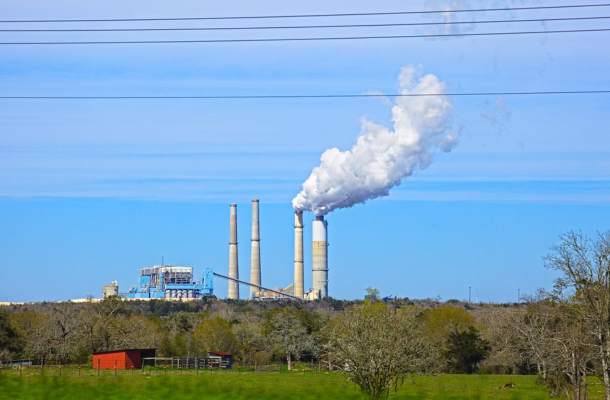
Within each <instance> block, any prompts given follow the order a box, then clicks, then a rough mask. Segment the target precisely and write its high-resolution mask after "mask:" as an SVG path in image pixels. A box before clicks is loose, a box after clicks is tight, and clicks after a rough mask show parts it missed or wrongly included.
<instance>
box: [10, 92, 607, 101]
mask: <svg viewBox="0 0 610 400" xmlns="http://www.w3.org/2000/svg"><path fill="white" fill-rule="evenodd" d="M605 93H610V90H575V91H554V92H553V91H540V92H487V93H484V92H474V93H408V94H400V93H397V94H314V95H252V96H240V95H238V96H0V100H167V99H170V100H172V99H174V100H189V99H194V100H195V99H203V100H207V99H216V100H220V99H320V98H358V97H429V96H532V95H568V94H605Z"/></svg>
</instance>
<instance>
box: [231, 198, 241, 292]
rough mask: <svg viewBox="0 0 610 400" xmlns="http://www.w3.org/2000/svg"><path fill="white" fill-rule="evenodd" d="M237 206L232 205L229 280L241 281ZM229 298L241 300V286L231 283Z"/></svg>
mask: <svg viewBox="0 0 610 400" xmlns="http://www.w3.org/2000/svg"><path fill="white" fill-rule="evenodd" d="M237 267H238V266H237V204H231V237H230V241H229V278H234V279H239V270H238V268H237ZM229 298H230V299H239V284H238V283H237V282H234V281H229Z"/></svg>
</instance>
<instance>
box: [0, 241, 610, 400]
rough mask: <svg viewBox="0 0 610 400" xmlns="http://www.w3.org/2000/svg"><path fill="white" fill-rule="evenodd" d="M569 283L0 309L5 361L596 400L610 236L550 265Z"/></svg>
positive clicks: (609, 364)
mask: <svg viewBox="0 0 610 400" xmlns="http://www.w3.org/2000/svg"><path fill="white" fill-rule="evenodd" d="M544 263H545V266H546V267H547V268H551V269H555V270H558V271H559V272H560V273H561V274H562V276H561V278H559V279H558V280H557V281H556V285H555V288H554V290H553V291H550V292H546V291H543V290H540V292H539V293H538V294H537V295H536V296H530V297H527V298H523V299H522V302H521V303H518V304H482V303H481V304H470V303H466V302H461V301H457V300H449V301H446V302H441V301H439V300H438V299H437V300H432V299H426V300H410V299H406V298H401V299H396V302H394V301H383V300H381V299H379V296H378V292H377V291H376V290H374V289H370V288H369V289H368V292H369V295H368V296H367V298H368V300H366V301H341V300H336V299H332V298H328V299H324V300H319V301H293V300H279V301H247V300H240V301H234V300H219V299H216V298H204V299H200V300H196V301H190V302H175V301H164V300H154V301H135V302H132V301H123V300H121V299H120V298H117V297H110V298H107V299H104V300H103V301H101V302H97V303H94V302H88V303H78V304H73V303H37V304H28V305H21V306H17V305H15V306H9V307H5V308H0V358H1V359H2V360H3V361H9V360H11V359H13V360H14V359H22V358H26V359H27V358H31V359H38V360H40V359H45V360H51V361H52V362H54V363H55V362H56V363H87V362H91V357H92V354H93V353H94V352H99V351H108V350H115V349H124V348H157V349H158V355H159V356H163V357H174V356H179V357H199V356H203V355H205V354H207V352H208V351H211V350H217V351H225V352H228V353H231V354H233V361H234V363H239V364H241V365H253V364H255V363H258V365H263V364H265V363H269V362H278V361H280V360H281V361H283V362H286V363H288V365H289V367H290V366H291V365H292V363H293V362H294V361H298V360H303V361H307V362H309V361H311V360H316V361H319V362H321V363H324V364H325V365H326V366H327V367H328V368H332V369H337V370H342V371H343V372H345V373H346V375H347V376H348V378H349V379H350V381H352V382H354V383H355V384H356V385H358V386H359V387H361V388H362V389H363V390H365V391H367V392H368V393H370V394H371V395H372V396H373V397H379V396H383V395H388V394H389V393H390V390H393V391H395V390H397V389H398V388H399V387H400V386H401V385H402V383H403V382H404V380H405V377H406V376H408V375H409V374H413V373H420V372H428V373H430V372H433V373H441V372H453V373H496V374H537V375H539V377H540V382H541V383H544V384H547V385H548V386H549V388H550V390H551V392H552V393H553V394H554V395H564V396H568V395H570V397H571V398H574V399H584V398H585V396H586V394H585V393H586V380H587V377H589V376H596V377H599V378H600V379H601V380H602V381H603V382H604V383H605V385H606V390H608V391H610V379H609V377H608V374H609V370H610V231H609V232H606V233H602V234H599V235H598V237H597V238H596V239H589V238H587V237H585V236H583V235H582V234H580V233H578V232H570V233H568V234H566V235H563V236H561V243H560V244H559V245H558V246H555V247H553V248H552V249H551V253H550V254H549V255H548V256H547V257H546V258H545V259H544Z"/></svg>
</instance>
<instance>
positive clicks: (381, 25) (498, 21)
mask: <svg viewBox="0 0 610 400" xmlns="http://www.w3.org/2000/svg"><path fill="white" fill-rule="evenodd" d="M597 19H610V17H570V18H541V19H512V20H496V21H455V22H414V23H402V24H356V25H303V26H248V27H221V28H124V29H121V28H118V29H114V28H112V29H0V32H141V31H234V30H263V29H312V28H314V29H327V28H372V27H390V26H428V25H467V24H499V23H514V22H557V21H582V20H597Z"/></svg>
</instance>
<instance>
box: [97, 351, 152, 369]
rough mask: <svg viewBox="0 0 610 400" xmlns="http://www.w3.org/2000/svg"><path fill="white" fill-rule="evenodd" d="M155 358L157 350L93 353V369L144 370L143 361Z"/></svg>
mask: <svg viewBox="0 0 610 400" xmlns="http://www.w3.org/2000/svg"><path fill="white" fill-rule="evenodd" d="M154 356H155V349H128V350H115V351H104V352H102V353H93V369H98V367H99V369H115V368H116V369H131V368H136V369H140V368H142V359H143V358H149V357H154Z"/></svg>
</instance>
